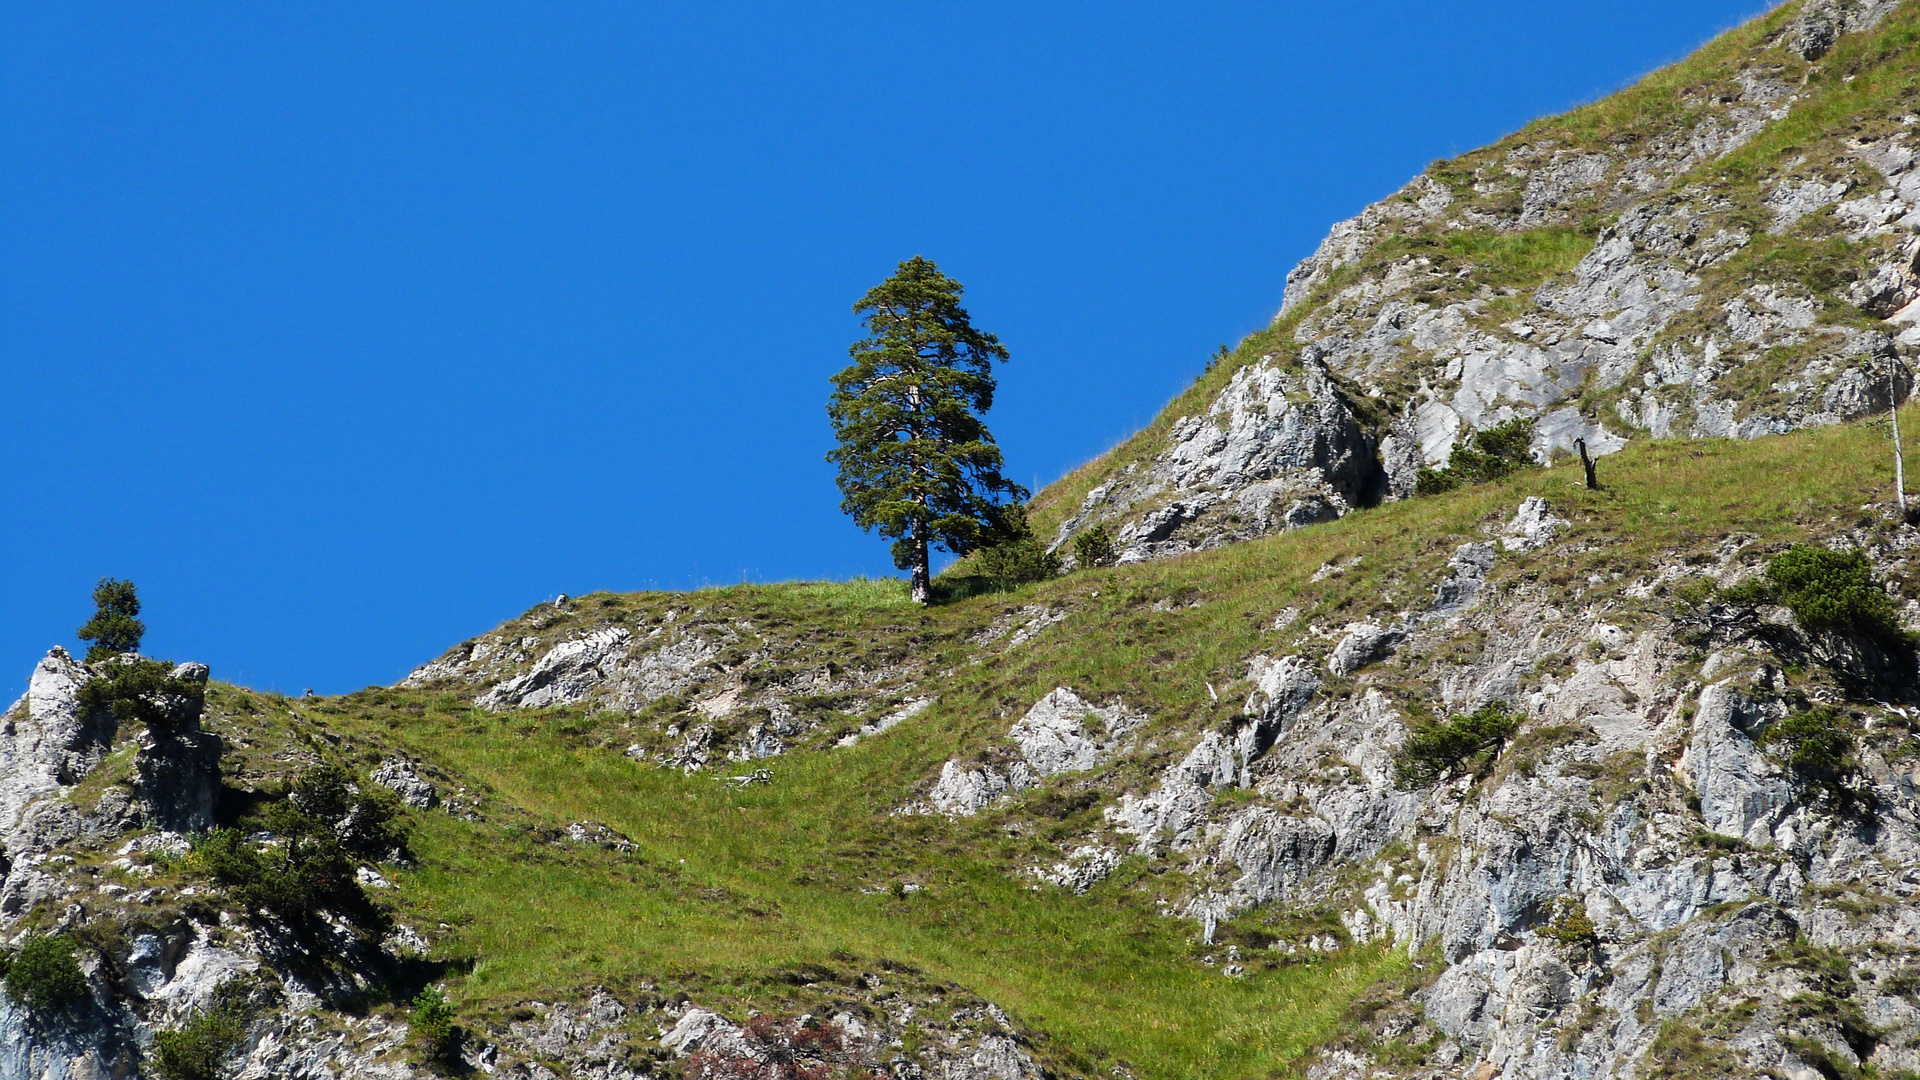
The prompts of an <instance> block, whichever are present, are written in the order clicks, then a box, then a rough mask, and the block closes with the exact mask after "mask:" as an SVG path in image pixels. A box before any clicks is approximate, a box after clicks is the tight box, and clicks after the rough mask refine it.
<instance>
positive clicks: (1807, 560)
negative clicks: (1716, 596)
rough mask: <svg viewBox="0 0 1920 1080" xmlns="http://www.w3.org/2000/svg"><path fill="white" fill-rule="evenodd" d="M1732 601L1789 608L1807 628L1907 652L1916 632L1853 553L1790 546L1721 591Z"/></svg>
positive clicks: (1869, 568)
mask: <svg viewBox="0 0 1920 1080" xmlns="http://www.w3.org/2000/svg"><path fill="white" fill-rule="evenodd" d="M1723 595H1724V596H1725V597H1726V598H1727V599H1728V600H1731V601H1734V602H1750V603H1756V602H1757V603H1775V604H1780V605H1782V606H1784V607H1785V608H1787V610H1789V611H1791V612H1793V617H1794V619H1795V620H1796V621H1798V622H1799V623H1800V625H1801V627H1803V628H1804V629H1806V630H1808V631H1809V632H1812V633H1816V634H1821V633H1842V634H1852V635H1856V636H1859V637H1863V638H1868V639H1870V640H1873V641H1876V642H1878V643H1879V644H1880V645H1882V646H1883V647H1886V648H1889V649H1892V650H1894V651H1897V652H1900V653H1903V654H1911V653H1912V652H1913V650H1914V646H1915V635H1914V634H1912V633H1910V632H1909V631H1908V630H1906V628H1904V627H1902V626H1901V625H1900V610H1899V608H1898V607H1896V606H1895V605H1894V602H1893V598H1892V597H1890V596H1888V595H1887V590H1886V589H1885V588H1884V587H1883V586H1882V585H1881V584H1880V582H1879V581H1877V580H1876V579H1875V578H1874V576H1873V564H1872V563H1870V562H1868V561H1867V557H1866V556H1865V555H1863V554H1861V553H1860V552H1858V551H1830V550H1828V549H1826V548H1823V547H1818V546H1816V545H1813V544H1795V545H1793V546H1792V547H1790V548H1788V549H1787V550H1786V551H1783V552H1781V553H1780V554H1779V555H1776V556H1774V557H1773V559H1771V560H1770V561H1769V562H1768V563H1767V571H1766V574H1765V575H1764V576H1762V577H1759V578H1756V579H1754V580H1752V581H1749V582H1747V583H1745V584H1742V585H1738V586H1735V587H1734V588H1732V589H1728V590H1725V591H1724V593H1723Z"/></svg>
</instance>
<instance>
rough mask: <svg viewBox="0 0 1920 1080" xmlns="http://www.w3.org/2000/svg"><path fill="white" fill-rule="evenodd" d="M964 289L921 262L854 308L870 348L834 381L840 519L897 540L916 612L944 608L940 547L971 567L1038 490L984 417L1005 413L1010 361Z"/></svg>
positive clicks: (860, 349)
mask: <svg viewBox="0 0 1920 1080" xmlns="http://www.w3.org/2000/svg"><path fill="white" fill-rule="evenodd" d="M961 291H962V286H961V284H960V283H959V282H957V281H954V280H953V279H952V278H949V277H947V276H946V275H945V274H942V273H941V272H940V268H939V267H937V266H935V265H934V264H933V262H932V261H931V260H929V259H924V258H921V257H919V256H915V257H914V258H911V259H908V260H907V261H905V262H903V263H901V264H900V268H899V270H898V272H896V273H895V274H894V275H893V276H892V277H890V278H888V279H887V280H885V281H883V282H881V283H880V284H879V285H877V286H875V287H874V288H873V289H872V290H871V291H870V292H868V293H867V294H866V295H865V296H863V297H861V298H860V302H859V303H857V304H855V305H854V306H853V310H854V312H855V313H857V314H859V315H861V316H862V321H863V322H864V323H865V325H866V328H867V336H866V337H865V338H862V339H861V340H860V341H858V342H855V343H854V345H853V347H852V348H851V349H850V350H848V351H849V352H850V354H851V355H852V357H853V364H852V366H850V367H848V368H846V369H845V370H843V371H841V372H840V373H839V374H838V375H835V376H834V377H833V396H832V397H831V398H830V399H829V400H828V402H827V415H828V417H829V418H831V420H832V421H833V430H834V436H835V438H836V439H838V440H839V444H840V445H839V446H838V447H837V448H836V449H835V450H834V451H833V452H832V453H830V454H828V455H827V460H829V461H831V462H833V463H834V464H835V465H837V466H838V467H839V470H840V472H839V478H838V483H839V486H840V493H841V495H842V496H843V498H842V500H841V503H840V507H841V509H842V510H845V511H846V512H847V513H848V514H850V515H852V517H853V520H854V521H855V522H856V523H858V524H859V526H860V527H861V528H863V529H878V530H879V531H880V535H882V536H885V537H889V538H891V539H893V540H894V545H893V559H894V564H895V565H896V566H898V567H900V568H901V569H903V570H907V571H909V572H910V573H911V574H912V584H911V589H912V594H913V600H914V602H915V603H919V604H925V603H927V602H928V601H929V600H931V599H932V583H933V570H932V555H931V549H932V548H933V547H936V546H937V547H940V548H943V549H945V550H947V551H950V552H952V553H954V554H956V555H966V554H967V553H969V552H971V551H973V550H974V549H975V548H976V547H978V546H979V545H980V543H981V541H982V540H983V539H984V538H985V534H986V533H987V531H988V530H989V529H991V528H992V526H993V524H994V522H995V520H996V511H997V510H998V509H999V507H1000V505H1001V503H1002V502H1003V501H1004V500H1009V499H1010V500H1013V501H1016V502H1017V501H1020V500H1022V499H1025V498H1026V496H1027V492H1026V489H1024V488H1022V487H1021V486H1020V485H1018V484H1016V483H1013V482H1012V481H1010V480H1008V479H1006V478H1005V477H1003V476H1001V475H1000V467H1001V456H1000V448H999V447H998V446H996V445H994V441H993V436H992V434H990V433H989V432H988V431H987V427H986V424H985V423H983V422H982V421H981V419H980V414H981V413H984V412H986V411H987V410H989V409H991V408H992V407H993V391H994V378H993V361H995V360H1000V361H1005V360H1006V359H1007V350H1006V348H1005V347H1004V346H1002V345H1001V344H1000V341H999V339H998V338H996V337H994V336H993V335H992V334H985V333H981V332H980V331H978V330H976V329H974V327H973V322H972V319H971V317H970V316H968V314H967V311H966V309H965V308H963V307H961V306H960V293H961Z"/></svg>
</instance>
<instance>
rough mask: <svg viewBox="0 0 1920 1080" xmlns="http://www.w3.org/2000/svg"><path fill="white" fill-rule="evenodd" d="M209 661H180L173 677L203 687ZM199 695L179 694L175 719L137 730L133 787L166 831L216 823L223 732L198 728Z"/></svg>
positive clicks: (204, 827) (192, 830) (185, 830)
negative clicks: (197, 696) (137, 743)
mask: <svg viewBox="0 0 1920 1080" xmlns="http://www.w3.org/2000/svg"><path fill="white" fill-rule="evenodd" d="M207 676H208V671H207V665H205V664H191V663H189V664H180V665H178V666H177V667H175V668H174V669H173V678H174V679H176V680H182V681H187V682H192V683H197V684H199V685H200V686H201V687H205V686H206V683H207ZM200 711H201V710H200V705H199V699H198V698H194V699H192V700H189V699H186V698H181V705H180V706H179V707H177V708H175V709H172V710H170V716H171V722H170V723H169V724H168V725H166V726H164V727H160V728H158V729H157V730H156V728H155V727H153V726H149V728H148V730H146V731H142V732H141V733H140V735H139V747H140V748H139V751H138V752H137V753H135V754H134V756H133V769H134V790H135V791H137V792H139V795H140V801H141V803H142V804H143V805H144V806H145V808H146V813H147V820H148V821H150V822H151V823H152V824H153V826H154V827H155V828H157V829H160V830H162V831H165V832H173V833H183V834H184V833H203V832H206V831H207V830H209V829H211V828H213V824H214V812H215V810H216V809H217V805H218V802H219V798H220V753H221V747H220V737H219V736H218V735H214V734H212V733H210V732H206V731H202V730H201V729H200Z"/></svg>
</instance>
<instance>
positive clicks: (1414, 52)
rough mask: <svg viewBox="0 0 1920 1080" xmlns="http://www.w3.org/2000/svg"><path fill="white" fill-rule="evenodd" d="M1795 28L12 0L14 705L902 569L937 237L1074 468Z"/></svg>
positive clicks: (1033, 474) (3, 291)
mask: <svg viewBox="0 0 1920 1080" xmlns="http://www.w3.org/2000/svg"><path fill="white" fill-rule="evenodd" d="M1758 10H1760V5H1759V4H1757V3H1755V2H1752V0H1696V2H1682V3H1676V2H1674V0H1620V2H1615V3H1607V4H1594V3H1542V2H1539V0H1532V2H1526V3H1521V2H1516V0H1476V2H1472V3H1467V2H1451V0H1448V2H1434V0H1422V2H1417V3H1416V2H1401V0H1392V2H1379V3H1354V4H1335V5H1330V4H1323V3H1275V4H1264V5H1254V4H1231V3H1214V4H1198V5H1194V4H1164V5H1143V4H1131V3H1110V4H1102V5H1091V4H1060V5H1046V6H1042V5H1031V4H1017V5H1015V4H1004V5H1003V4H993V3H977V4H968V5H957V4H954V5H931V4H911V3H909V4H900V3H893V4H873V5H865V6H856V5H844V4H841V5H835V4H813V5H747V4H724V3H705V4H698V5H694V4H685V5H665V4H643V3H623V4H602V3H577V4H565V5H555V4H543V5H526V4H512V5H508V4H487V3H478V4H461V5H451V4H449V5H444V6H435V5H426V4H411V3H381V4H337V5H294V4H272V5H259V4H251V5H239V4H235V5H226V6H216V5H203V4H193V3H173V4H165V5H161V4H127V3H117V4H116V3H108V4H87V5H75V4H61V3H43V4H24V3H16V4H7V5H4V6H0V376H4V378H3V379H0V393H4V402H5V403H4V406H0V520H3V521H4V525H3V526H0V566H4V567H5V570H4V571H3V572H0V691H4V692H5V693H6V695H7V696H8V697H11V695H12V694H13V693H17V692H18V691H19V690H21V689H23V688H24V686H25V682H26V676H27V674H28V672H29V670H30V669H31V666H32V664H33V661H34V660H35V659H36V658H37V657H38V656H40V655H41V654H42V653H43V652H44V651H45V650H46V649H47V648H48V647H49V646H51V645H53V644H56V643H64V644H68V645H69V646H71V645H72V644H73V639H72V631H73V628H74V627H75V626H77V625H79V623H80V622H81V621H82V620H84V619H85V618H86V616H87V615H88V614H89V612H90V610H91V604H90V601H89V600H88V592H89V591H90V589H91V587H92V585H93V582H94V581H95V579H97V578H99V577H101V576H103V575H113V576H119V577H130V578H132V579H133V580H134V581H135V582H136V583H138V585H139V586H140V591H141V596H142V598H143V600H144V602H145V605H146V611H145V617H146V619H147V622H148V624H149V626H150V631H149V634H148V638H147V649H146V651H147V652H149V653H152V654H155V655H162V656H169V657H173V658H177V659H188V658H191V659H198V660H203V661H206V662H208V663H210V664H211V665H212V666H213V669H214V673H215V675H216V677H221V678H227V679H231V680H234V681H236V682H241V683H245V684H248V685H252V686H257V687H261V688H270V689H279V690H282V691H288V692H295V693H297V692H298V691H299V690H301V689H302V688H305V687H313V688H315V689H316V690H319V691H321V692H325V693H331V692H341V691H346V690H350V689H355V688H358V687H360V686H363V685H367V684H370V683H386V682H391V681H393V680H395V679H397V678H399V677H400V676H402V675H404V674H405V673H406V671H407V670H408V669H409V668H411V667H412V666H414V665H415V664H418V663H420V662H422V661H425V660H427V659H430V658H431V657H433V656H434V655H436V654H438V653H439V652H440V651H441V650H443V649H444V648H446V647H447V646H448V645H450V644H452V643H454V642H456V641H459V640H462V639H464V638H466V637H470V636H472V635H474V634H477V633H480V632H482V631H485V630H486V629H488V628H490V627H492V626H493V625H495V624H496V623H498V622H500V621H501V620H503V619H505V618H508V617H511V616H512V615H514V614H516V613H518V612H520V611H522V610H524V609H526V608H527V607H528V606H530V605H532V604H533V603H535V602H537V601H540V600H542V599H545V598H549V597H551V596H553V595H554V594H555V593H559V592H569V593H575V594H579V593H584V592H588V591H592V590H595V589H638V588H654V587H659V588H687V587H697V586H700V585H705V584H725V583H730V582H737V581H740V580H742V579H743V578H747V579H752V580H779V579H787V578H818V577H833V578H844V577H848V576H851V575H855V574H863V573H864V574H883V573H893V572H894V571H893V569H892V565H891V560H890V559H889V557H888V545H887V543H886V542H885V541H884V540H881V539H879V538H876V537H871V536H867V535H864V534H862V533H861V532H860V531H859V530H858V529H856V528H855V527H854V526H853V525H851V524H850V523H849V522H848V521H847V519H846V518H845V517H843V516H842V515H841V514H840V512H839V510H838V496H837V493H836V492H835V490H834V487H833V477H832V473H831V471H830V469H829V468H828V466H827V465H826V464H825V462H824V461H823V460H822V455H823V454H824V453H825V452H826V451H827V450H828V449H829V445H830V439H831V436H830V432H829V429H828V427H827V424H826V419H825V414H824V411H823V404H824V401H825V397H826V393H827V376H828V375H829V374H830V373H831V372H833V371H835V370H837V369H838V368H839V367H841V366H843V365H844V364H845V363H846V346H847V345H848V343H849V342H851V341H852V340H853V339H854V337H855V336H857V331H858V326H857V323H856V322H855V320H854V318H853V316H852V314H851V313H850V311H849V308H850V305H851V304H852V303H853V301H854V300H855V299H856V298H857V297H858V296H859V295H860V294H861V293H862V292H863V291H865V290H866V289H867V288H868V287H869V286H871V285H873V284H874V283H876V282H878V281H879V280H880V279H881V278H883V277H885V276H886V275H887V274H888V273H890V272H891V271H892V268H893V266H894V264H895V263H897V262H898V261H899V260H901V259H904V258H906V257H908V256H911V255H916V254H923V255H926V256H928V257H929V258H932V259H934V260H936V261H938V262H939V263H940V265H941V266H942V268H943V269H945V270H946V271H947V272H948V273H950V274H951V275H953V276H955V277H957V278H959V279H960V280H961V281H963V282H965V283H966V285H967V287H968V294H967V295H968V302H969V306H970V307H971V309H972V312H973V315H974V319H975V322H976V324H977V325H979V326H981V327H982V328H984V329H987V330H990V331H992V332H994V333H996V334H998V335H999V336H1000V337H1001V339H1002V340H1003V341H1004V342H1005V343H1006V345H1007V346H1008V348H1009V349H1011V350H1012V353H1013V360H1012V362H1011V363H1010V364H1009V365H1007V366H1006V367H1005V368H1004V369H1003V372H1002V377H1001V390H1000V394H999V397H998V402H997V404H996V407H995V409H994V411H993V413H991V414H990V415H989V417H988V421H989V423H990V425H991V427H992V428H993V430H994V432H995V433H996V435H997V436H998V437H999V440H1000V442H1001V444H1002V446H1003V447H1004V449H1005V452H1006V456H1007V460H1008V466H1009V472H1010V473H1011V474H1012V475H1013V476H1015V477H1016V478H1018V479H1019V480H1021V481H1022V482H1023V483H1029V484H1031V485H1033V486H1035V487H1038V486H1039V485H1040V484H1043V483H1045V482H1046V481H1048V480H1051V479H1054V478H1056V477H1058V476H1059V475H1061V474H1062V473H1064V472H1066V471H1067V470H1069V469H1071V468H1072V467H1074V466H1075V465H1077V464H1079V463H1080V462H1081V461H1083V460H1085V459H1086V458H1088V457H1090V456H1092V455H1094V454H1096V453H1098V452H1100V451H1101V450H1103V449H1105V448H1107V447H1108V446H1111V445H1112V444H1113V443H1115V442H1117V441H1118V440H1119V439H1121V438H1123V437H1124V436H1125V435H1126V434H1127V433H1128V432H1130V431H1132V430H1134V429H1135V428H1137V427H1138V426H1140V425H1142V424H1144V423H1145V422H1146V421H1147V420H1148V419H1150V418H1151V417H1152V415H1153V414H1154V412H1155V411H1156V410H1157V409H1158V408H1159V406H1160V405H1161V404H1162V403H1163V402H1164V401H1166V399H1167V398H1168V397H1170V396H1171V395H1172V394H1173V393H1175V392H1177V391H1178V390H1179V388H1180V387H1182V386H1183V385H1185V384H1186V382H1187V381H1189V380H1190V379H1191V378H1192V377H1193V376H1194V374H1196V373H1197V372H1198V371H1199V370H1200V369H1201V367H1202V366H1204V364H1205V361H1206V357H1207V355H1208V353H1209V352H1211V351H1212V349H1213V348H1214V347H1215V346H1216V345H1218V344H1220V343H1223V342H1229V341H1233V340H1236V339H1237V338H1238V337H1239V336H1241V335H1243V334H1245V333H1247V332H1248V331H1251V330H1253V329H1256V328H1257V327H1259V326H1261V325H1263V324H1264V323H1265V322H1266V321H1267V320H1268V319H1269V318H1270V317H1271V316H1272V314H1273V312H1274V310H1275V309H1276V308H1277V307H1278V305H1279V300H1280V293H1281V286H1282V283H1283V281H1284V279H1285V276H1286V272H1287V270H1288V269H1289V268H1290V267H1291V266H1292V265H1293V264H1294V263H1295V262H1296V261H1297V260H1299V259H1300V258H1302V257H1303V256H1305V255H1307V254H1308V253H1309V252H1311V251H1312V249H1313V247H1314V245H1315V244H1316V243H1317V242H1318V240H1319V238H1320V236H1321V235H1322V234H1323V233H1324V232H1325V231H1326V229H1327V227H1328V225H1330V224H1331V223H1332V222H1334V221H1335V220H1338V219H1339V218H1342V217H1346V216H1349V215H1351V214H1353V213H1354V212H1356V211H1358V210H1359V208H1360V207H1361V206H1363V205H1364V204H1365V203H1367V202H1368V201H1371V200H1373V199H1376V198H1379V197H1380V196H1382V195H1385V194H1387V193H1389V192H1391V191H1392V190H1394V189H1395V188H1397V187H1398V186H1399V185H1400V184H1401V183H1403V182H1404V181H1405V180H1406V179H1407V178H1409V177H1410V176H1412V175H1413V174H1414V173H1416V172H1418V171H1419V169H1420V168H1421V167H1422V166H1424V165H1425V164H1426V163H1427V162H1429V161H1431V160H1433V159H1435V158H1438V157H1444V156H1448V155H1451V154H1455V153H1459V152H1462V151H1465V150H1468V149H1471V148H1473V147H1475V146H1478V145H1481V144H1484V143H1486V142H1489V141H1492V140H1493V139H1495V138H1498V137H1499V136H1501V135H1502V134H1504V133H1506V132H1508V131H1510V130H1512V129H1513V128H1515V127H1518V126H1519V125H1520V124H1522V123H1524V122H1525V121H1527V120H1528V119H1530V118H1532V117H1535V116H1539V115H1542V114H1546V113H1551V112H1557V111H1559V110H1561V109H1564V108H1566V107H1568V106H1571V105H1574V104H1576V103H1578V102H1581V101H1585V100H1590V99H1592V98H1594V97H1597V96H1600V95H1602V94H1604V93H1606V92H1608V91H1610V90H1612V89H1615V88H1617V87H1619V86H1621V85H1622V84H1624V83H1626V82H1628V81H1631V79H1632V78H1634V77H1635V76H1637V75H1639V74H1641V73H1644V72H1646V71H1648V70H1650V69H1652V68H1654V67H1657V66H1659V65H1661V64H1664V63H1667V62H1671V61H1673V60H1675V59H1678V58H1680V57H1681V56H1683V55H1685V54H1686V53H1687V52H1689V51H1691V50H1692V49H1693V48H1694V47H1696V46H1697V45H1699V44H1700V43H1701V42H1703V41H1704V40H1706V39H1707V38H1708V37H1710V36H1711V35H1712V34H1713V33H1715V32H1717V31H1719V30H1721V29H1724V28H1726V27H1728V26H1730V25H1732V24H1734V23H1735V22H1737V21H1739V20H1740V19H1742V18H1744V17H1747V16H1750V15H1753V14H1755V13H1757V12H1758Z"/></svg>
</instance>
